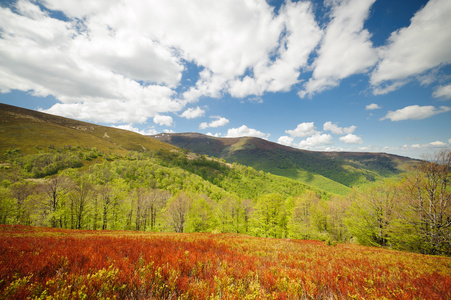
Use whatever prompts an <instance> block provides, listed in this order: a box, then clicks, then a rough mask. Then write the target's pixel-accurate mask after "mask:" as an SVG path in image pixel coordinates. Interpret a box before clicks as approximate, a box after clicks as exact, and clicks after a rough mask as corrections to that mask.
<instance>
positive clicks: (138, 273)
mask: <svg viewBox="0 0 451 300" xmlns="http://www.w3.org/2000/svg"><path fill="white" fill-rule="evenodd" d="M0 298H1V299H27V298H29V299H53V298H56V299H102V298H103V299H107V298H117V299H212V298H213V299H451V258H447V257H433V256H424V255H419V254H412V253H405V252H398V251H390V250H384V249H378V248H370V247H363V246H357V245H348V244H339V245H337V246H327V245H326V244H325V243H322V242H316V241H300V240H289V239H265V238H255V237H249V236H244V235H233V234H216V235H215V234H206V233H205V234H192V233H190V234H175V233H171V234H161V233H159V234H152V233H142V232H122V231H121V232H118V231H82V230H61V229H51V228H37V227H26V226H0Z"/></svg>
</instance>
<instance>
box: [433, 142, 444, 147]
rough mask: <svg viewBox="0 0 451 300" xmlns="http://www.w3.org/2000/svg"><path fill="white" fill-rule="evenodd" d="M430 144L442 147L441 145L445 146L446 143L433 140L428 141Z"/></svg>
mask: <svg viewBox="0 0 451 300" xmlns="http://www.w3.org/2000/svg"><path fill="white" fill-rule="evenodd" d="M430 145H431V146H434V147H442V146H446V143H444V142H441V141H435V142H432V143H430Z"/></svg>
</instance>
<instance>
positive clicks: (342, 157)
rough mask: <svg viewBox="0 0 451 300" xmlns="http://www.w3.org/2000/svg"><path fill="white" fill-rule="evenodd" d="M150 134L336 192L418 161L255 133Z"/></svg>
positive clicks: (393, 172) (182, 145)
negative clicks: (295, 144) (300, 144)
mask: <svg viewBox="0 0 451 300" xmlns="http://www.w3.org/2000/svg"><path fill="white" fill-rule="evenodd" d="M152 137H154V138H155V139H157V140H159V141H162V142H166V143H169V144H172V145H174V146H177V147H179V148H185V149H188V150H190V151H193V152H196V153H199V154H206V155H209V156H214V157H217V158H223V159H225V160H226V161H227V162H237V163H240V164H244V165H247V166H251V167H253V168H255V169H257V170H263V171H266V172H270V173H272V174H276V175H281V176H285V177H288V178H292V179H297V180H300V181H302V182H304V183H307V184H309V185H312V186H315V187H318V188H321V189H323V190H326V191H329V192H334V193H338V194H345V193H347V192H348V191H349V188H350V187H352V186H356V185H361V184H365V183H368V182H372V181H376V180H378V179H382V178H384V177H390V176H394V175H397V174H400V173H401V172H404V171H406V170H407V169H408V168H409V166H413V165H415V164H416V163H418V161H417V160H414V159H410V158H407V157H402V156H397V155H392V154H386V153H366V152H364V153H361V152H316V151H306V150H300V149H295V148H292V147H288V146H284V145H280V144H277V143H273V142H270V141H267V140H264V139H260V138H254V137H241V138H218V137H212V136H207V135H203V134H199V133H162V134H158V135H155V136H152Z"/></svg>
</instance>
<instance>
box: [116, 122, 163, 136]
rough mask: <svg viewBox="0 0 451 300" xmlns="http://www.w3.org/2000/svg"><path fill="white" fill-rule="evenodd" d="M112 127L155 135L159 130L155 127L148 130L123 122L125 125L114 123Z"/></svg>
mask: <svg viewBox="0 0 451 300" xmlns="http://www.w3.org/2000/svg"><path fill="white" fill-rule="evenodd" d="M111 127H114V128H119V129H124V130H128V131H133V132H136V133H139V134H142V135H155V134H157V133H158V132H157V131H156V130H155V129H154V128H150V129H148V130H139V129H138V128H136V127H134V126H133V125H132V124H123V125H112V126H111Z"/></svg>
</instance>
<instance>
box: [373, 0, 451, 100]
mask: <svg viewBox="0 0 451 300" xmlns="http://www.w3.org/2000/svg"><path fill="white" fill-rule="evenodd" d="M450 15H451V1H448V0H431V1H429V2H428V3H427V4H426V5H425V6H424V7H423V8H422V9H421V10H419V11H418V12H417V13H416V14H415V15H414V16H413V18H412V19H411V21H410V25H409V27H405V28H402V29H400V30H397V31H395V32H393V33H392V34H391V36H390V38H389V42H388V44H387V45H386V46H385V47H382V48H381V49H380V55H381V58H382V59H381V61H380V62H379V63H378V65H377V67H376V69H375V70H374V72H373V73H372V74H371V79H370V82H371V84H372V85H373V92H374V94H376V95H377V94H385V93H388V92H391V91H393V90H396V89H397V88H399V87H400V86H402V85H404V84H405V83H406V82H407V80H409V78H410V77H412V76H415V75H418V74H421V73H423V72H425V71H427V70H430V69H432V68H435V67H437V66H441V65H446V64H449V63H450V62H451V51H449V49H451V31H450V30H449V28H451V18H450Z"/></svg>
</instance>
